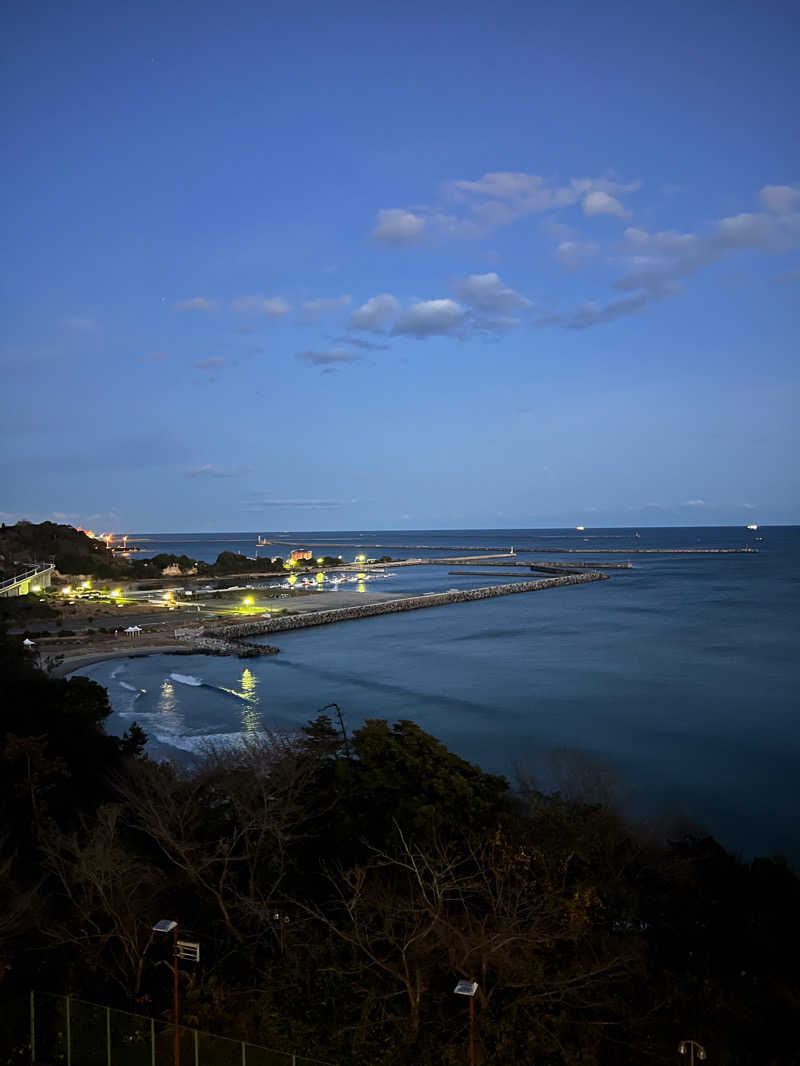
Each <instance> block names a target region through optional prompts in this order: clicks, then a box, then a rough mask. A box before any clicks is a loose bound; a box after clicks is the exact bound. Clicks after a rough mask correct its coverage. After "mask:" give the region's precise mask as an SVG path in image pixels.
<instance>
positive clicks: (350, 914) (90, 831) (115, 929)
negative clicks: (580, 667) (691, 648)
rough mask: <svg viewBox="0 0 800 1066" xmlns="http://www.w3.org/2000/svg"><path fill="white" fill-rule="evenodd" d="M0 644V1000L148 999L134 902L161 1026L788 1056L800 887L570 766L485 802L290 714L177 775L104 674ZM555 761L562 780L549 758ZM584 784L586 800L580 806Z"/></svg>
mask: <svg viewBox="0 0 800 1066" xmlns="http://www.w3.org/2000/svg"><path fill="white" fill-rule="evenodd" d="M18 644H19V642H18V641H17V642H14V644H13V645H12V644H10V643H9V644H4V645H3V646H2V649H0V650H1V651H2V658H3V677H2V678H1V679H0V680H2V683H3V691H4V694H5V697H6V698H5V700H4V702H3V705H2V717H1V718H0V753H1V757H2V765H3V772H2V774H0V782H1V783H0V817H1V818H2V825H3V826H4V834H5V835H4V838H3V845H2V846H3V852H2V859H0V870H1V871H2V878H3V879H2V886H1V887H0V891H2V899H0V1000H2V999H3V998H9V997H11V996H12V995H14V994H15V993H17V992H20V991H22V990H24V989H25V988H27V987H28V986H29V985H30V984H33V985H35V986H37V987H40V988H50V989H52V990H55V991H60V992H63V991H72V992H74V993H76V994H78V995H82V996H83V997H84V998H89V999H94V1000H98V1001H101V1002H113V1003H116V1004H117V1005H119V1006H127V1007H129V1008H131V1009H135V1010H139V1011H141V1012H145V1013H146V1012H151V1011H152V1012H154V1013H160V1012H162V1011H164V1010H167V1009H168V1006H169V984H168V981H167V980H165V976H164V971H163V969H162V968H161V967H158V966H157V965H156V963H157V961H158V959H159V957H162V956H163V950H164V949H163V946H162V945H160V944H159V943H158V942H157V941H155V940H154V936H153V934H152V932H151V926H152V924H153V921H154V920H155V919H158V918H161V917H167V916H171V917H175V918H177V919H179V920H180V923H181V928H182V929H183V930H184V932H185V933H186V934H187V935H191V936H192V938H193V939H198V940H200V941H201V943H202V962H201V964H200V965H199V966H194V967H193V966H192V964H188V963H187V964H186V965H185V969H184V972H183V975H182V982H183V1003H184V1015H183V1018H184V1021H185V1022H186V1023H187V1024H196V1025H199V1026H201V1027H202V1028H204V1029H208V1030H211V1031H216V1032H219V1033H223V1034H229V1035H232V1036H241V1037H248V1038H250V1039H251V1040H253V1041H254V1042H258V1043H264V1044H267V1045H271V1046H284V1047H293V1048H295V1049H296V1050H298V1051H302V1052H304V1053H305V1054H308V1055H313V1056H316V1057H319V1058H322V1059H326V1060H329V1061H334V1062H336V1061H339V1062H349V1063H354V1064H359V1066H362V1064H363V1066H367V1064H369V1066H400V1064H405V1063H408V1064H411V1063H413V1064H415V1066H417V1064H419V1066H423V1064H430V1066H433V1064H437V1066H438V1064H440V1063H445V1064H449V1063H453V1064H455V1063H463V1062H464V1061H465V1060H466V1039H467V1035H466V1034H467V1010H466V1002H465V1001H464V1000H463V999H462V998H461V997H458V996H454V995H453V994H452V991H453V987H454V985H455V982H456V980H457V979H458V978H459V977H473V976H474V978H475V979H476V980H477V981H478V982H479V984H480V991H479V998H478V1002H477V1008H476V1014H477V1036H478V1046H477V1061H478V1062H479V1063H488V1062H491V1063H497V1064H505V1063H508V1064H517V1063H523V1062H536V1063H538V1064H546V1066H566V1064H574V1063H582V1064H593V1066H601V1064H603V1066H605V1064H608V1066H622V1064H628V1063H630V1064H633V1063H637V1064H638V1063H642V1062H653V1063H662V1062H671V1061H674V1059H675V1055H676V1050H677V1044H678V1041H679V1040H680V1039H682V1038H686V1037H693V1038H695V1039H697V1040H700V1041H701V1042H702V1043H703V1044H704V1045H705V1046H706V1048H707V1050H708V1056H709V1061H713V1062H720V1063H731V1064H740V1066H756V1064H757V1066H787V1064H790V1063H796V1062H798V1061H800V1060H799V1059H798V1057H797V1040H796V1035H795V1028H794V1020H795V1019H796V1017H797V1014H798V1009H799V1008H800V978H798V972H797V966H796V960H797V957H798V948H800V942H799V939H800V938H799V937H798V924H797V913H798V909H799V908H800V884H799V882H798V878H797V876H796V874H795V873H794V872H793V871H791V870H790V869H789V868H788V867H787V865H786V864H785V863H784V862H783V861H782V860H781V859H759V860H756V861H754V862H751V863H742V862H740V861H738V860H737V859H735V858H734V857H732V856H731V855H729V854H727V853H726V852H725V851H724V850H723V849H722V848H721V847H719V845H718V844H716V843H715V842H714V841H713V840H711V839H708V838H702V839H700V838H695V837H691V836H684V837H682V838H681V839H679V840H675V841H672V842H670V843H664V842H660V841H657V840H654V839H649V838H648V837H647V836H645V835H644V834H643V833H641V832H637V831H635V830H634V829H633V828H632V827H631V826H629V825H627V824H626V823H625V822H623V821H622V820H621V819H620V818H619V817H618V816H617V815H616V814H614V813H613V811H612V810H610V809H609V807H608V806H607V805H606V804H605V803H604V802H602V799H601V798H598V797H599V796H600V791H598V790H597V789H595V787H594V786H595V785H596V784H597V781H596V780H594V779H592V776H591V773H590V772H589V771H585V772H584V775H583V776H584V778H585V780H584V781H583V783H582V787H579V788H575V787H571V788H569V789H568V790H565V791H564V792H562V793H561V794H553V795H545V794H544V793H542V792H541V791H539V790H538V789H537V788H535V787H533V786H532V785H527V786H525V787H522V788H519V789H517V790H516V791H512V790H511V789H510V788H509V786H508V783H507V782H506V781H505V780H504V779H503V778H501V777H496V776H493V775H490V774H486V773H484V772H483V771H482V770H480V769H479V768H478V767H476V766H473V765H471V764H469V763H467V762H465V761H464V760H462V759H460V758H459V757H457V756H456V755H454V754H452V753H451V752H449V751H448V750H447V749H446V748H445V747H444V746H443V745H442V744H441V743H440V742H439V741H437V740H436V739H435V738H434V737H432V736H430V735H429V734H427V733H425V732H424V731H423V730H422V729H420V728H419V726H417V725H415V724H414V723H413V722H411V721H401V722H398V723H397V724H395V725H393V726H390V725H388V724H387V723H386V722H384V721H381V720H372V721H367V722H366V723H365V724H364V725H363V726H362V728H360V729H359V730H357V731H356V732H355V734H354V735H353V736H351V737H347V736H343V735H342V734H341V733H340V732H339V731H338V730H337V729H335V728H334V727H333V725H332V723H331V721H330V719H328V718H327V717H325V716H324V715H323V716H319V717H317V718H316V719H315V720H314V721H313V722H312V723H310V724H309V726H308V727H307V728H306V729H305V730H304V731H303V733H302V735H301V736H299V737H295V738H292V739H287V738H279V737H275V736H269V735H266V736H259V737H257V738H255V739H254V740H253V742H252V743H251V744H250V745H249V746H248V747H246V748H244V749H242V750H241V751H237V752H235V753H219V752H218V753H214V752H210V753H209V755H208V757H207V758H206V759H205V760H204V761H203V763H202V765H198V766H197V767H195V768H194V769H193V770H191V771H188V770H182V769H179V768H177V767H175V766H172V765H169V764H158V763H154V762H152V761H150V760H148V759H146V758H143V757H142V755H141V743H142V736H141V733H140V731H138V730H137V729H135V728H134V729H132V730H131V734H130V735H128V736H126V737H125V738H123V739H122V740H117V739H113V738H110V737H108V736H106V735H105V734H104V731H103V728H102V723H103V720H104V718H105V716H106V715H107V714H108V702H107V698H106V694H105V691H104V690H103V689H102V688H100V687H99V686H97V685H96V684H94V683H93V682H91V681H88V680H86V679H81V678H75V679H73V680H70V681H65V680H54V679H49V678H47V677H45V676H43V675H42V674H40V673H39V672H38V671H36V670H35V669H34V668H33V667H32V666H31V665H30V663H29V661H28V660H26V659H25V658H24V657H23V656H22V655H21V654H20V652H19V650H18ZM573 776H574V775H573ZM588 796H592V799H591V800H590V799H588V798H587V797H588Z"/></svg>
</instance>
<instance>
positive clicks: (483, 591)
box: [215, 571, 608, 640]
mask: <svg viewBox="0 0 800 1066" xmlns="http://www.w3.org/2000/svg"><path fill="white" fill-rule="evenodd" d="M593 581H608V575H607V574H601V573H599V572H597V571H587V572H586V573H582V574H564V575H561V576H559V577H551V578H540V579H539V580H537V581H515V582H514V584H513V585H490V586H487V587H486V588H480V589H452V590H451V591H449V592H428V593H425V594H423V595H421V596H405V597H403V598H402V599H393V600H385V601H384V602H382V603H365V604H364V605H363V606H358V607H341V608H339V609H338V610H337V609H336V608H334V609H332V610H329V611H308V612H307V613H306V614H292V615H279V616H278V617H275V618H265V619H260V620H258V621H253V622H241V623H237V624H234V625H229V626H221V627H220V628H219V629H218V630H216V631H215V636H219V637H222V638H223V639H225V640H236V639H241V638H242V637H255V636H262V635H267V634H270V633H282V632H286V631H287V630H291V629H305V628H307V627H309V626H324V625H330V624H331V623H333V622H349V621H354V620H355V619H360V618H373V617H375V616H376V615H380V614H398V613H400V612H401V611H417V610H420V609H423V608H425V607H443V606H445V605H447V604H451V603H472V602H474V601H475V600H487V599H494V598H495V597H497V596H511V595H514V594H516V593H521V592H540V591H543V590H544V589H552V588H564V587H566V586H569V585H585V584H588V583H590V582H593Z"/></svg>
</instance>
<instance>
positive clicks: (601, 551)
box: [392, 548, 759, 566]
mask: <svg viewBox="0 0 800 1066" xmlns="http://www.w3.org/2000/svg"><path fill="white" fill-rule="evenodd" d="M532 552H533V553H535V554H538V553H539V552H558V553H561V554H564V555H585V554H586V552H590V553H591V554H592V555H758V552H759V549H758V548H536V549H532ZM392 566H394V563H392Z"/></svg>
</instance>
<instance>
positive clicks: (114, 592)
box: [111, 589, 122, 599]
mask: <svg viewBox="0 0 800 1066" xmlns="http://www.w3.org/2000/svg"><path fill="white" fill-rule="evenodd" d="M121 593H122V589H114V591H113V592H112V593H111V595H112V596H113V597H114V598H115V599H116V597H117V596H119V595H120V594H121Z"/></svg>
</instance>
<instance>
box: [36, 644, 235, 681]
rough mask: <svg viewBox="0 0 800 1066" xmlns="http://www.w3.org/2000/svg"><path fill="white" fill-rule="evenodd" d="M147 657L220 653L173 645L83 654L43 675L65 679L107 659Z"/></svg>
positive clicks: (206, 649) (65, 661) (46, 671)
mask: <svg viewBox="0 0 800 1066" xmlns="http://www.w3.org/2000/svg"><path fill="white" fill-rule="evenodd" d="M147 655H215V656H217V657H219V655H220V653H219V652H218V651H212V650H210V649H208V648H192V647H189V646H188V645H186V646H184V647H176V645H175V644H157V645H148V647H146V648H136V649H135V650H134V649H128V650H124V651H123V650H117V651H104V652H100V651H96V652H85V653H84V654H83V655H74V656H72V657H71V658H69V659H64V661H63V662H61V663H59V664H58V665H57V666H54V667H53V669H52V670H47V669H46V668H45V673H46V674H47V675H48V677H66V676H67V674H74V673H75V672H76V671H78V670H82V669H83V668H84V667H85V666H94V665H95V663H102V662H105V661H106V660H107V659H142V658H144V657H145V656H147Z"/></svg>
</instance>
